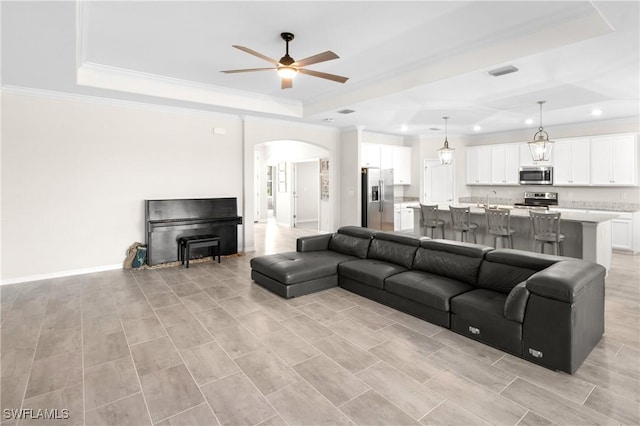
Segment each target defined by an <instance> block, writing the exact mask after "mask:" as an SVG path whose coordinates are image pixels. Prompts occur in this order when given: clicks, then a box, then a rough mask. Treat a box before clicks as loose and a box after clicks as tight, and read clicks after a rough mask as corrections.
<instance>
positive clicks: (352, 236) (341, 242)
mask: <svg viewBox="0 0 640 426" xmlns="http://www.w3.org/2000/svg"><path fill="white" fill-rule="evenodd" d="M373 234H374V231H373V230H371V229H368V228H361V227H359V226H343V227H341V228H339V229H338V232H336V233H335V234H333V236H332V237H331V241H329V250H333V251H336V252H338V253H342V254H347V255H349V256H356V257H359V258H360V259H366V258H367V252H368V251H369V245H370V244H371V236H372V235H373Z"/></svg>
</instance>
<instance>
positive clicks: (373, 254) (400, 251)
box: [367, 232, 421, 268]
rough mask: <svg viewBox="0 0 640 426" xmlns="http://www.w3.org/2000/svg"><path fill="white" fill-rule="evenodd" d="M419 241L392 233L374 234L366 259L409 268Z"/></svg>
mask: <svg viewBox="0 0 640 426" xmlns="http://www.w3.org/2000/svg"><path fill="white" fill-rule="evenodd" d="M420 241H421V239H419V238H415V237H412V236H409V235H401V234H395V233H392V232H376V233H375V234H374V235H373V240H371V247H369V254H368V255H367V258H369V259H377V260H382V261H385V262H389V263H395V264H396V265H400V266H404V267H405V268H411V265H412V264H413V258H414V256H415V254H416V250H417V249H418V247H419V246H420Z"/></svg>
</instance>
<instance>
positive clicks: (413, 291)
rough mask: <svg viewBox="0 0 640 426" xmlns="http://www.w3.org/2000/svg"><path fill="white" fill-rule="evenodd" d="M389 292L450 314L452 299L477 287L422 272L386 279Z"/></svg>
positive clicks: (408, 272) (402, 274)
mask: <svg viewBox="0 0 640 426" xmlns="http://www.w3.org/2000/svg"><path fill="white" fill-rule="evenodd" d="M384 288H385V289H386V290H387V291H388V292H389V293H393V294H396V295H398V296H401V297H404V298H406V299H410V300H413V301H414V302H418V303H421V304H423V305H427V306H429V307H432V308H434V309H438V310H440V311H445V312H449V310H450V301H451V298H452V297H454V296H457V295H459V294H462V293H465V292H467V291H470V290H473V289H474V288H475V287H473V286H470V285H469V284H465V283H462V282H460V281H457V280H454V279H451V278H446V277H442V276H439V275H434V274H430V273H428V272H422V271H406V272H402V273H400V274H396V275H393V276H391V277H389V278H387V279H386V281H385V283H384Z"/></svg>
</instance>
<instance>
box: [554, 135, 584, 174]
mask: <svg viewBox="0 0 640 426" xmlns="http://www.w3.org/2000/svg"><path fill="white" fill-rule="evenodd" d="M590 146H591V143H590V140H589V139H588V138H581V139H563V140H558V141H556V143H555V146H554V147H553V151H552V154H551V155H552V156H553V184H554V185H555V186H571V185H580V186H585V185H589V183H590V176H591V173H590V167H589V163H590V158H589V157H590Z"/></svg>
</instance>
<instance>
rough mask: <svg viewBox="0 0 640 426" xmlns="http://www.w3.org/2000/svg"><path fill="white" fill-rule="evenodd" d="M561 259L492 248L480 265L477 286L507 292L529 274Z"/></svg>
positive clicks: (524, 279)
mask: <svg viewBox="0 0 640 426" xmlns="http://www.w3.org/2000/svg"><path fill="white" fill-rule="evenodd" d="M562 259H563V258H562V257H559V256H551V255H547V254H538V253H531V252H526V251H521V250H512V249H498V250H493V251H492V252H490V253H488V254H487V255H486V256H485V259H484V261H483V262H482V265H481V266H480V275H479V276H478V283H477V286H478V287H480V288H486V289H489V290H494V291H498V292H500V293H505V294H509V293H510V292H511V290H512V289H513V288H514V287H515V286H516V285H518V284H519V283H521V282H522V281H526V280H527V278H529V277H530V276H531V275H533V274H535V273H536V272H538V271H541V270H543V269H545V268H548V267H549V266H551V265H553V264H554V263H556V262H558V261H560V260H562Z"/></svg>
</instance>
